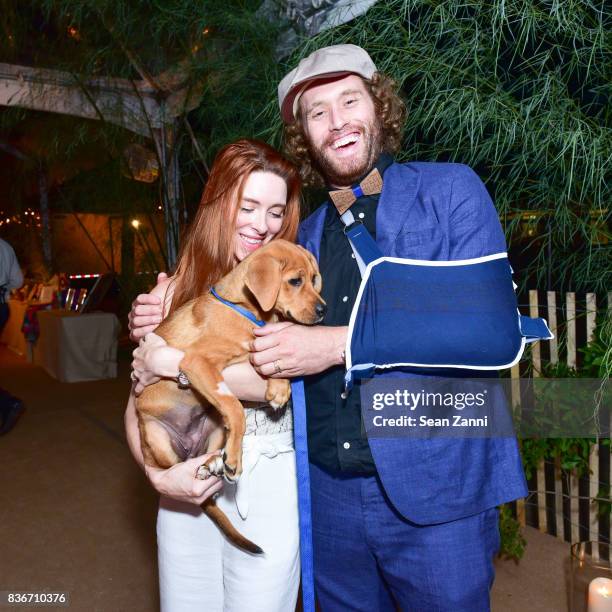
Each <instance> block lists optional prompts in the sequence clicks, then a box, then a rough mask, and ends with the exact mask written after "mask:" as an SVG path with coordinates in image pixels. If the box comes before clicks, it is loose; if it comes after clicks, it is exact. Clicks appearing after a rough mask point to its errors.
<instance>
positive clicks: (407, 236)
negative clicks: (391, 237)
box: [395, 226, 444, 259]
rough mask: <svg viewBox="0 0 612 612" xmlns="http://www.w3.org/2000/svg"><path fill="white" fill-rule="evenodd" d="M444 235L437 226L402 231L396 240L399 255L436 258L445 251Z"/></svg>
mask: <svg viewBox="0 0 612 612" xmlns="http://www.w3.org/2000/svg"><path fill="white" fill-rule="evenodd" d="M443 246H444V237H443V235H442V232H441V231H440V228H439V227H437V226H434V227H428V228H423V229H420V230H418V231H402V232H400V233H399V234H398V236H397V239H396V241H395V250H396V252H397V255H398V256H399V257H407V258H415V259H435V258H436V256H437V257H440V256H441V255H442V253H443Z"/></svg>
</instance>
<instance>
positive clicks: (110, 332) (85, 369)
mask: <svg viewBox="0 0 612 612" xmlns="http://www.w3.org/2000/svg"><path fill="white" fill-rule="evenodd" d="M38 323H39V327H40V336H39V337H38V341H37V343H36V345H35V347H34V363H35V364H37V365H40V366H42V367H43V368H44V369H45V370H46V371H47V372H48V373H49V374H50V375H51V376H53V377H54V378H57V380H59V381H61V382H79V381H85V380H99V379H102V378H116V377H117V336H118V335H119V331H120V329H121V325H120V323H119V319H117V317H116V316H115V315H114V314H111V313H108V312H92V313H87V314H77V313H74V312H70V311H65V310H47V311H41V312H39V313H38Z"/></svg>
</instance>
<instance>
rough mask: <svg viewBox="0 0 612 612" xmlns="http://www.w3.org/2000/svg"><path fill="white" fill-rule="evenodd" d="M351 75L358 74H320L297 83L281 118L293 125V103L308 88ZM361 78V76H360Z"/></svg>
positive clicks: (291, 91)
mask: <svg viewBox="0 0 612 612" xmlns="http://www.w3.org/2000/svg"><path fill="white" fill-rule="evenodd" d="M349 74H356V73H355V72H351V71H350V70H340V71H338V72H327V73H326V74H318V75H316V76H313V77H310V78H307V79H304V80H302V81H300V82H299V83H296V84H295V85H294V86H293V87H292V88H291V89H290V90H289V92H288V93H287V95H286V96H285V99H284V100H283V106H282V109H281V118H282V120H283V121H284V122H285V123H293V122H294V121H295V116H294V114H293V103H294V102H295V98H296V97H297V96H299V95H301V94H303V93H304V91H305V90H306V89H308V87H310V86H311V85H313V84H315V83H317V84H319V85H323V84H324V83H330V82H331V81H336V80H337V79H338V78H339V77H343V76H348V75H349ZM359 76H361V75H359Z"/></svg>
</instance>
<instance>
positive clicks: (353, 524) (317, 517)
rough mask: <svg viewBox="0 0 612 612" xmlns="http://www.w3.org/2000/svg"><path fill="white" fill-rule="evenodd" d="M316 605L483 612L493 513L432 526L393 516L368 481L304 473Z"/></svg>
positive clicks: (371, 610)
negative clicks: (307, 480)
mask: <svg viewBox="0 0 612 612" xmlns="http://www.w3.org/2000/svg"><path fill="white" fill-rule="evenodd" d="M310 478H311V487H312V526H313V540H314V567H315V586H316V591H317V598H318V600H319V603H320V605H321V610H322V612H335V611H341V612H348V611H349V610H354V611H362V610H363V611H364V612H365V611H367V612H377V611H380V612H386V611H387V610H389V611H393V610H395V609H396V605H397V606H399V608H401V610H402V612H487V611H488V610H490V606H489V591H490V588H491V585H492V584H493V578H494V569H493V558H494V556H495V554H496V553H497V550H498V549H499V531H498V511H497V508H491V509H489V510H486V511H485V512H482V513H480V514H476V515H474V516H470V517H467V518H463V519H459V520H457V521H452V522H450V523H442V524H438V525H416V524H415V523H411V522H410V521H408V520H406V519H405V518H403V517H402V516H401V515H399V514H398V513H397V512H396V511H395V509H394V508H393V506H392V505H391V503H390V502H389V500H388V498H387V496H386V494H385V492H384V490H383V488H382V486H381V484H380V480H379V479H378V477H376V476H372V477H363V476H340V475H331V474H329V473H327V472H325V471H323V470H321V469H319V468H317V467H316V466H314V465H312V464H311V466H310Z"/></svg>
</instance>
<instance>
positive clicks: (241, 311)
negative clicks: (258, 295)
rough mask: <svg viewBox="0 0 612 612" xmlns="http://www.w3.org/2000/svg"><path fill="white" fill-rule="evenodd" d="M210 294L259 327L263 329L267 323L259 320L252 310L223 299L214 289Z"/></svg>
mask: <svg viewBox="0 0 612 612" xmlns="http://www.w3.org/2000/svg"><path fill="white" fill-rule="evenodd" d="M210 292H211V293H212V294H213V296H214V297H216V298H217V299H218V300H219V301H220V302H221V303H223V304H225V305H226V306H229V307H230V308H231V309H232V310H235V311H236V312H237V313H239V314H241V315H242V316H243V317H246V318H247V319H248V320H249V321H251V322H253V323H255V325H257V327H263V326H264V325H265V324H266V322H265V321H262V320H261V319H258V318H257V317H256V316H255V315H254V314H253V313H252V312H251V311H250V310H247V309H246V308H243V307H242V306H238V304H234V303H233V302H228V301H227V300H225V299H223V298H222V297H221V296H220V295H219V294H218V293H217V292H216V291H215V288H214V287H211V288H210Z"/></svg>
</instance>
